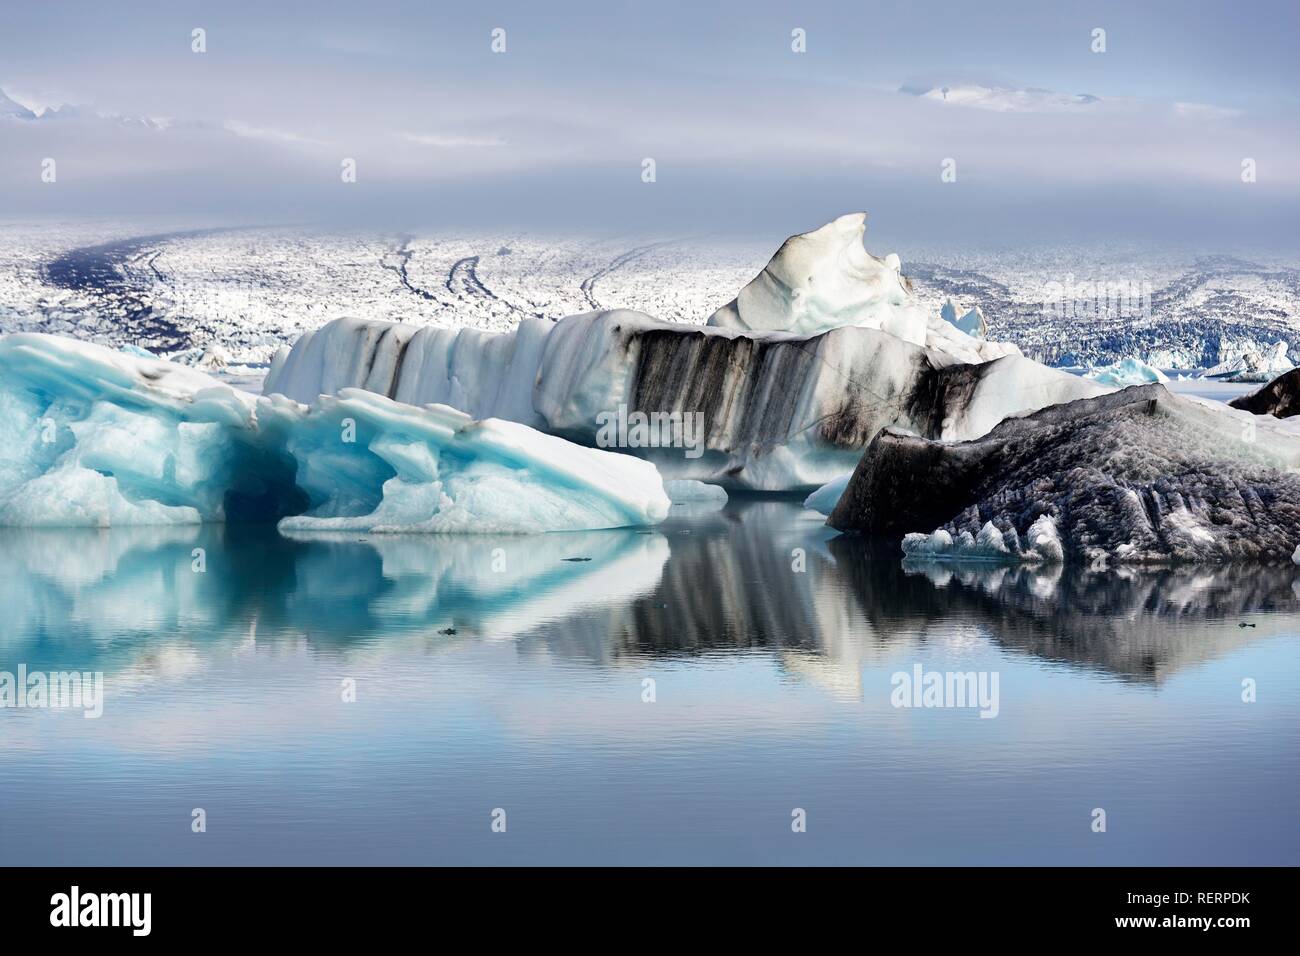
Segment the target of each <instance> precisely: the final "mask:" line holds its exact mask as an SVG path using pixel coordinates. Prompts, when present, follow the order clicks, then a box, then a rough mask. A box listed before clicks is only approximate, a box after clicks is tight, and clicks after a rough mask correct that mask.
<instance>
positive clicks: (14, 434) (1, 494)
mask: <svg viewBox="0 0 1300 956" xmlns="http://www.w3.org/2000/svg"><path fill="white" fill-rule="evenodd" d="M0 413H2V414H0V524H4V525H48V526H76V525H84V526H109V525H133V524H193V523H198V522H203V521H222V520H276V519H280V520H281V526H282V527H284V528H287V529H294V530H304V529H347V530H367V531H377V532H382V531H408V530H416V531H434V532H442V531H457V532H463V531H496V532H536V531H552V530H581V529H596V528H609V527H619V526H625V525H640V524H652V523H655V522H658V521H660V520H662V519H663V518H664V517H665V516H666V515H667V513H668V508H669V500H668V497H667V495H666V494H665V493H664V490H663V483H662V481H661V479H660V478H659V475H658V473H657V472H656V471H655V469H654V467H653V466H652V465H650V464H648V463H646V462H643V461H640V460H638V459H636V458H633V457H630V456H626V455H617V454H613V453H610V452H604V451H600V450H597V449H590V448H583V447H580V446H576V445H573V444H571V443H569V442H566V441H564V440H563V439H561V438H557V437H555V436H551V435H545V434H542V433H540V432H537V431H535V430H534V429H532V428H529V427H528V426H526V425H522V424H519V423H516V422H507V421H493V420H486V421H476V420H474V419H472V418H471V417H470V416H469V415H466V414H465V413H464V412H460V411H457V410H456V409H454V408H449V407H446V406H439V405H433V406H426V407H418V406H415V405H407V404H401V403H397V402H394V401H392V400H390V399H387V398H385V397H383V396H380V395H376V394H374V393H372V392H367V391H363V390H351V389H345V390H342V391H341V392H340V393H339V394H338V395H336V396H331V397H327V398H323V399H321V400H320V401H317V402H315V403H314V404H312V405H302V404H299V403H297V402H294V401H292V400H290V399H287V398H284V397H283V396H273V397H270V398H264V397H263V398H259V397H256V396H252V395H248V394H245V393H243V392H240V391H237V390H236V389H233V388H231V387H229V386H227V385H224V384H222V383H220V382H218V381H216V380H215V379H212V378H209V377H208V376H206V375H203V374H201V373H199V372H195V371H193V370H191V369H188V368H185V367H183V366H179V365H174V364H172V363H169V362H164V361H159V360H154V359H145V358H139V357H136V356H133V355H128V354H126V353H122V352H113V351H110V350H108V349H105V348H102V347H100V346H96V345H89V344H85V343H80V342H75V341H72V340H70V339H64V338H59V337H56V336H48V335H35V334H19V335H10V336H6V337H4V338H3V339H0Z"/></svg>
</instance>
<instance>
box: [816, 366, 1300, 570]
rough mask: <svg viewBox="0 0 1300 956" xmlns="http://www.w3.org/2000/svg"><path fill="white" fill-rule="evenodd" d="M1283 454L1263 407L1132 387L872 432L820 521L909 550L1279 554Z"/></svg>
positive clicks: (1289, 457) (1294, 461)
mask: <svg viewBox="0 0 1300 956" xmlns="http://www.w3.org/2000/svg"><path fill="white" fill-rule="evenodd" d="M1270 423H1271V424H1270ZM1243 426H1250V428H1248V429H1246V430H1243ZM1256 431H1257V432H1258V435H1257V438H1256V440H1255V441H1249V440H1245V438H1244V437H1243V436H1246V435H1251V434H1255V432H1256ZM1298 464H1300V436H1297V434H1296V433H1295V431H1294V430H1289V429H1288V428H1287V426H1286V425H1284V424H1283V423H1281V422H1277V421H1276V420H1275V419H1270V418H1260V419H1254V418H1252V417H1251V416H1250V415H1249V414H1247V413H1245V412H1238V411H1235V410H1233V409H1229V408H1228V407H1227V406H1225V405H1221V404H1219V403H1217V402H1209V401H1198V400H1195V399H1192V398H1184V397H1180V396H1177V395H1171V394H1170V393H1169V392H1168V391H1166V390H1165V388H1164V386H1162V385H1155V384H1152V385H1137V386H1133V387H1131V388H1127V389H1125V390H1123V391H1121V392H1115V393H1111V394H1108V395H1102V396H1099V397H1096V398H1085V399H1079V400H1077V401H1074V402H1069V403H1066V404H1063V405H1054V406H1051V407H1049V408H1045V409H1042V410H1041V411H1038V412H1035V413H1033V414H1031V415H1026V416H1024V417H1012V418H1008V419H1007V420H1006V421H1004V422H1002V423H1001V424H1000V425H998V426H997V427H996V428H994V429H993V430H992V431H991V432H989V433H988V434H987V435H985V436H984V437H982V438H979V439H976V440H975V441H969V442H953V443H947V442H936V441H930V440H927V439H925V438H920V437H918V436H915V435H907V434H903V433H901V432H898V431H896V430H892V429H886V430H885V431H883V432H881V433H880V434H879V435H877V436H876V438H875V439H874V440H873V441H872V444H871V447H870V448H868V450H867V452H866V453H865V454H864V455H863V457H862V462H861V464H860V465H859V466H858V469H857V471H855V472H854V473H853V478H852V479H851V480H850V481H849V485H848V487H847V488H846V489H845V491H844V494H843V495H842V496H841V497H840V500H839V503H838V504H837V505H836V507H835V510H834V511H833V512H832V513H831V516H830V519H829V524H830V525H831V526H832V527H835V528H838V529H840V530H843V531H861V532H866V533H870V534H878V535H883V536H888V537H896V538H901V539H902V540H903V549H904V551H905V552H906V553H907V555H908V556H909V557H912V558H920V557H928V558H935V559H941V560H965V559H978V560H989V559H994V560H1017V561H1036V562H1051V561H1059V560H1065V561H1071V560H1074V561H1080V562H1083V563H1086V564H1089V565H1097V564H1102V563H1107V562H1116V563H1127V564H1138V563H1167V562H1178V561H1188V562H1192V561H1202V562H1226V561H1267V562H1281V561H1284V560H1287V559H1288V558H1290V557H1291V555H1292V553H1293V549H1294V548H1295V547H1296V542H1297V541H1300V476H1298V475H1297V474H1296V473H1295V469H1296V466H1297V465H1298ZM904 535H906V537H904Z"/></svg>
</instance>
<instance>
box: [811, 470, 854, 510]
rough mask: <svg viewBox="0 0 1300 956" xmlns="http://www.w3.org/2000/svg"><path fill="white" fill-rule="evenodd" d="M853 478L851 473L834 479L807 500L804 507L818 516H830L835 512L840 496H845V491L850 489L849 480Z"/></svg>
mask: <svg viewBox="0 0 1300 956" xmlns="http://www.w3.org/2000/svg"><path fill="white" fill-rule="evenodd" d="M852 477H853V472H851V471H850V472H848V473H847V474H843V475H840V476H839V477H838V478H832V479H831V480H830V481H828V482H826V484H824V485H822V486H821V487H820V488H818V489H817V490H816V491H814V492H813V493H812V494H810V495H809V496H808V497H807V498H805V499H804V500H803V506H804V507H805V508H807V509H809V510H810V511H816V512H817V513H818V514H824V515H830V513H831V512H832V511H834V510H835V505H836V504H838V503H839V500H840V495H842V494H844V489H845V488H847V487H848V484H849V479H850V478H852Z"/></svg>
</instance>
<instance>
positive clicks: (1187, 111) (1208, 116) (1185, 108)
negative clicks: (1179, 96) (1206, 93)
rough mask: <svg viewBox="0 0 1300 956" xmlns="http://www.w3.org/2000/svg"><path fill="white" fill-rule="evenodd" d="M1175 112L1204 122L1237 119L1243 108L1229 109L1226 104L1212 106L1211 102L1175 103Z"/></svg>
mask: <svg viewBox="0 0 1300 956" xmlns="http://www.w3.org/2000/svg"><path fill="white" fill-rule="evenodd" d="M1174 112H1175V113H1177V114H1178V115H1179V116H1183V117H1186V118H1187V119H1193V120H1200V121H1204V122H1213V121H1215V120H1227V119H1236V118H1237V117H1238V116H1241V115H1242V112H1241V110H1234V109H1229V108H1228V107H1225V106H1211V105H1210V104H1209V103H1175V104H1174Z"/></svg>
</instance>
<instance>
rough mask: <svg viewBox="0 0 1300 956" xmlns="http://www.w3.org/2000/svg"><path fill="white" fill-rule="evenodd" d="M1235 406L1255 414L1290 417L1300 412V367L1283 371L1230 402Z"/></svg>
mask: <svg viewBox="0 0 1300 956" xmlns="http://www.w3.org/2000/svg"><path fill="white" fill-rule="evenodd" d="M1228 404H1229V405H1231V406H1232V407H1233V408H1240V409H1241V410H1242V411H1247V412H1251V413H1252V414H1255V415H1272V416H1273V417H1274V418H1290V417H1291V416H1292V415H1296V414H1300V369H1297V368H1293V369H1291V370H1290V371H1289V372H1283V373H1282V374H1281V375H1279V376H1278V377H1277V378H1275V379H1273V381H1271V382H1269V383H1268V384H1267V385H1264V386H1262V387H1261V388H1257V389H1256V390H1255V391H1253V392H1250V393H1248V394H1246V395H1238V396H1237V397H1236V398H1234V399H1232V400H1231V401H1229V402H1228Z"/></svg>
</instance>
